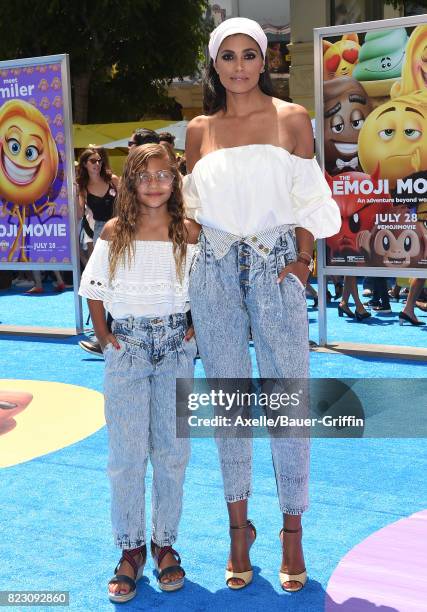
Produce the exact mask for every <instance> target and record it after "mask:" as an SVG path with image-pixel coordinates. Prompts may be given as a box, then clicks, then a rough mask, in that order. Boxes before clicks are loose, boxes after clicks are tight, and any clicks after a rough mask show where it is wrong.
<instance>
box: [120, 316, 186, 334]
mask: <svg viewBox="0 0 427 612" xmlns="http://www.w3.org/2000/svg"><path fill="white" fill-rule="evenodd" d="M186 325H187V313H185V312H178V313H174V314H171V315H166V316H164V317H133V316H130V317H127V318H126V319H114V321H113V326H114V331H120V330H123V331H131V330H151V329H159V328H161V327H169V328H170V329H178V328H180V327H183V326H184V327H185V326H186Z"/></svg>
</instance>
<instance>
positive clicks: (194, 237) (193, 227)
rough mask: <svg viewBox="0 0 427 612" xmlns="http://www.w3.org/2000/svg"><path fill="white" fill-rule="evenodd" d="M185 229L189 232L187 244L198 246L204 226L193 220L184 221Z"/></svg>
mask: <svg viewBox="0 0 427 612" xmlns="http://www.w3.org/2000/svg"><path fill="white" fill-rule="evenodd" d="M184 225H185V229H186V230H187V244H196V243H197V241H198V239H199V234H200V230H201V229H202V226H201V225H200V224H199V223H196V221H193V219H185V220H184Z"/></svg>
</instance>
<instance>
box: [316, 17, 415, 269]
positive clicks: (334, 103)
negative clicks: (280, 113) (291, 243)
mask: <svg viewBox="0 0 427 612" xmlns="http://www.w3.org/2000/svg"><path fill="white" fill-rule="evenodd" d="M355 29H357V27H356V28H355ZM322 45H323V87H322V90H323V113H324V151H323V152H324V162H325V174H326V178H327V180H328V182H329V185H330V187H331V189H332V192H333V195H334V199H335V200H336V202H337V203H338V205H339V207H340V210H341V217H342V228H341V231H340V233H339V234H337V235H336V236H333V237H332V238H329V239H328V240H327V242H326V244H327V265H329V266H339V265H343V266H357V265H360V266H365V267H390V268H394V271H396V269H397V270H399V269H400V268H401V269H405V268H426V267H427V24H425V25H424V24H422V25H417V26H413V27H393V28H384V27H382V28H381V29H373V30H369V31H368V32H364V33H360V32H357V33H356V32H354V33H346V34H344V35H342V36H334V37H323V39H322Z"/></svg>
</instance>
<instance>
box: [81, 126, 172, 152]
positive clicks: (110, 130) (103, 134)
mask: <svg viewBox="0 0 427 612" xmlns="http://www.w3.org/2000/svg"><path fill="white" fill-rule="evenodd" d="M170 123H171V122H170V120H166V121H164V120H162V119H154V120H152V121H130V122H127V123H91V124H87V125H82V124H79V123H75V124H74V125H73V145H74V148H75V149H84V148H85V147H88V146H89V145H91V144H96V145H103V144H106V143H107V142H110V141H111V140H118V139H119V138H127V137H128V136H130V135H131V134H132V132H133V131H134V130H136V129H137V128H148V129H149V130H159V129H160V128H162V127H165V126H167V125H170Z"/></svg>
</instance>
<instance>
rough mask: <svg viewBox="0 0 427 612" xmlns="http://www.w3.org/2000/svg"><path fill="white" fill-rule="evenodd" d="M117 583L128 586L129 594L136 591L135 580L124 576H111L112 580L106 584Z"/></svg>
mask: <svg viewBox="0 0 427 612" xmlns="http://www.w3.org/2000/svg"><path fill="white" fill-rule="evenodd" d="M119 582H122V583H124V584H127V585H128V586H130V591H129V593H131V592H132V591H135V590H136V582H135V580H133V578H129V576H125V575H124V574H116V576H113V578H111V580H110V581H109V583H108V584H119Z"/></svg>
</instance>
